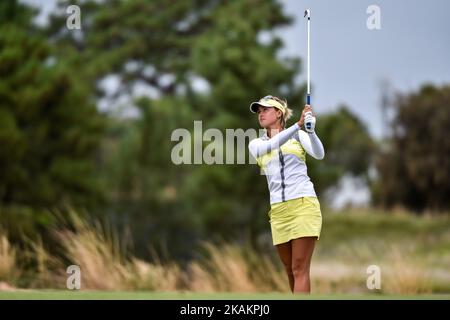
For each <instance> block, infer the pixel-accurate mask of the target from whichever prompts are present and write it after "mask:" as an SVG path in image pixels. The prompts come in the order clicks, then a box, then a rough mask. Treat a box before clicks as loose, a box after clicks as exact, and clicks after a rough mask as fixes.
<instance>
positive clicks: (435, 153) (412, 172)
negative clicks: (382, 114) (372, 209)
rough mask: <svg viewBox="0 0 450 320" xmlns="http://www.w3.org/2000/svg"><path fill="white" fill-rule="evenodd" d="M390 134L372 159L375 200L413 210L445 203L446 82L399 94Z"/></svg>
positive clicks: (448, 164)
mask: <svg viewBox="0 0 450 320" xmlns="http://www.w3.org/2000/svg"><path fill="white" fill-rule="evenodd" d="M394 107H395V109H394V110H395V112H396V114H395V117H394V119H393V121H392V124H391V125H392V128H393V133H392V136H391V137H390V139H389V140H388V141H386V142H385V143H384V145H385V147H384V148H382V149H381V151H380V153H379V155H378V159H377V169H378V172H379V178H378V180H377V182H376V183H375V184H374V186H373V190H374V195H375V201H376V203H377V204H379V205H381V206H383V207H387V208H389V207H392V206H395V205H400V206H403V207H406V208H408V209H412V210H414V211H417V212H422V211H423V210H425V209H429V210H434V211H445V210H448V209H449V208H450V199H449V197H448V195H449V194H450V180H449V177H450V157H449V155H450V141H449V139H448V128H449V127H450V86H448V85H446V86H442V87H435V86H432V85H424V86H423V87H422V88H421V89H420V90H419V91H418V92H414V93H410V94H398V95H397V98H396V100H395V103H394Z"/></svg>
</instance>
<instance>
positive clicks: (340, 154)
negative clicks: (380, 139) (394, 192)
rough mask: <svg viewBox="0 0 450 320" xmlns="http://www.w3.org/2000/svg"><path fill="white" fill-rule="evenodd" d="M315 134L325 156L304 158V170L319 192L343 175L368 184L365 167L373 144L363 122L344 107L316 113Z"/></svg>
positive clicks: (371, 153)
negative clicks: (306, 165)
mask: <svg viewBox="0 0 450 320" xmlns="http://www.w3.org/2000/svg"><path fill="white" fill-rule="evenodd" d="M317 134H318V135H319V137H320V139H321V140H322V143H323V144H324V147H325V159H324V160H320V161H318V160H315V159H312V158H308V161H309V160H310V159H311V161H309V164H308V172H309V174H310V175H311V177H312V178H313V179H314V185H315V188H316V191H317V192H318V193H319V194H321V193H323V191H325V190H326V189H328V188H330V187H332V186H334V185H336V183H337V182H338V181H339V179H340V178H341V177H343V176H344V175H345V174H350V175H352V176H354V177H362V178H363V179H364V180H365V181H366V182H367V183H370V181H369V176H368V170H369V167H370V165H371V164H372V162H373V156H374V152H375V148H376V146H375V144H374V142H373V140H372V138H371V136H370V135H369V132H368V131H367V128H366V126H365V125H364V123H363V122H362V121H361V120H360V119H359V118H358V117H357V116H356V115H355V114H353V113H352V112H351V111H350V110H349V108H348V107H347V106H345V105H341V106H339V107H338V109H337V111H335V112H332V113H328V114H323V115H319V120H318V124H317Z"/></svg>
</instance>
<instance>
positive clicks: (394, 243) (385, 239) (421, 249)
mask: <svg viewBox="0 0 450 320" xmlns="http://www.w3.org/2000/svg"><path fill="white" fill-rule="evenodd" d="M323 218H324V219H323V221H324V225H323V229H322V235H321V239H320V240H319V242H318V243H317V246H316V250H315V253H314V257H313V262H312V269H311V280H312V292H313V293H314V294H319V295H320V294H326V295H327V296H330V295H331V296H333V295H336V294H338V295H339V294H347V295H359V294H363V295H369V296H374V295H375V296H377V295H379V296H384V295H392V294H394V295H398V296H399V297H402V296H405V295H406V296H410V295H418V296H423V295H429V294H433V293H434V294H435V293H447V294H448V293H450V270H449V268H448V266H449V265H450V216H448V215H443V216H430V215H426V216H422V217H419V216H414V215H411V214H405V213H403V212H399V213H394V214H381V213H375V212H372V211H364V212H358V211H346V212H345V213H344V212H342V213H331V212H330V213H328V212H325V213H324V217H323ZM71 219H72V221H71V223H70V224H71V227H70V228H69V227H64V226H61V227H59V228H58V229H57V230H54V234H55V237H56V238H57V239H58V242H59V244H60V245H61V248H62V252H63V253H64V254H63V256H58V257H57V256H52V255H50V254H49V253H48V252H47V251H46V250H45V248H44V246H43V244H42V242H39V241H38V242H36V243H32V244H31V245H30V248H29V250H28V251H26V252H25V253H26V254H27V255H30V256H31V257H32V258H33V260H34V261H35V262H36V263H35V264H34V266H35V267H34V269H33V270H29V269H26V270H23V266H21V265H19V264H18V262H17V261H18V257H19V256H20V255H21V254H22V252H21V251H20V250H18V249H16V248H14V247H13V246H11V244H10V243H9V241H8V237H7V235H6V233H2V234H0V281H2V282H1V283H0V291H1V288H6V289H8V290H9V291H7V292H6V293H5V294H7V295H6V296H5V295H4V294H3V296H4V297H6V298H7V297H11V295H12V296H14V294H15V293H14V292H15V291H12V293H11V286H13V285H15V284H17V283H20V282H18V281H17V280H18V279H20V277H21V275H22V274H28V275H30V274H31V276H32V277H33V280H34V281H31V282H30V283H31V287H34V288H60V289H61V288H64V287H65V284H66V278H67V274H66V273H65V268H66V266H67V265H68V263H71V264H76V265H79V266H80V268H81V276H82V277H81V286H82V292H83V291H84V290H86V292H90V290H100V291H118V292H120V291H136V290H142V291H144V290H146V291H153V292H173V293H174V294H175V293H177V294H180V292H181V293H182V292H189V293H193V294H194V295H195V294H197V295H200V296H201V295H205V296H206V297H207V296H208V295H210V294H211V295H213V296H214V294H217V293H225V292H232V293H237V294H243V295H245V294H251V293H253V294H257V293H266V294H268V295H270V294H275V295H277V292H278V293H280V294H281V293H286V292H289V288H288V283H287V277H286V275H285V274H284V271H283V268H282V266H281V263H280V262H279V261H278V260H277V257H276V252H275V248H274V247H272V246H268V247H267V250H265V252H266V253H265V254H261V253H257V252H255V251H253V250H251V249H249V248H246V247H241V246H239V245H236V244H219V245H217V244H216V245H213V244H211V243H205V244H204V245H203V248H199V249H202V250H201V251H202V252H204V253H205V254H204V255H203V257H202V258H200V259H198V260H196V261H192V262H190V263H189V264H188V265H187V266H183V267H181V266H180V265H179V264H177V263H175V262H165V263H162V262H161V261H159V260H158V259H154V261H153V262H151V263H150V262H149V261H144V260H140V259H138V258H136V257H134V256H133V255H132V252H130V251H127V250H125V248H123V247H122V246H121V243H123V240H124V239H119V238H118V235H117V234H116V233H114V232H112V231H111V230H110V229H109V228H106V227H105V226H102V225H100V224H98V223H93V224H89V223H87V222H86V221H84V220H82V219H80V218H78V217H77V216H76V215H73V216H72V217H71ZM25 253H23V254H25ZM370 265H376V266H378V267H379V268H380V270H381V289H380V290H369V289H368V288H367V285H366V281H367V277H368V274H367V267H368V266H370ZM8 292H9V293H8ZM26 292H28V291H26ZM8 294H10V295H9V296H8ZM23 294H25V295H26V293H23ZM32 294H33V295H34V294H35V293H32ZM49 294H50V296H51V295H52V294H53V293H49ZM81 296H83V295H81ZM130 296H133V295H130ZM144 296H145V295H144ZM120 297H124V298H125V297H126V295H122V296H120ZM149 297H151V295H149ZM0 298H1V295H0Z"/></svg>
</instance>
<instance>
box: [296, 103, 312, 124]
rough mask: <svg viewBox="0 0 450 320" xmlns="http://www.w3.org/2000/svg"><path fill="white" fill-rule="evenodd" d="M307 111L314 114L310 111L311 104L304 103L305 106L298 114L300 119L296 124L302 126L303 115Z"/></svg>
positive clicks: (303, 121)
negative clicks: (300, 113)
mask: <svg viewBox="0 0 450 320" xmlns="http://www.w3.org/2000/svg"><path fill="white" fill-rule="evenodd" d="M307 112H311V115H312V116H314V114H313V113H312V109H311V106H310V105H309V104H305V108H304V109H303V111H302V115H301V116H300V121H299V122H298V125H299V126H300V127H302V126H303V124H304V123H305V116H306V113H307Z"/></svg>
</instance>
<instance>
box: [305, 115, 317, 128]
mask: <svg viewBox="0 0 450 320" xmlns="http://www.w3.org/2000/svg"><path fill="white" fill-rule="evenodd" d="M315 127H316V117H314V116H313V115H312V113H311V112H306V113H305V130H306V131H307V132H309V133H313V132H314V129H315Z"/></svg>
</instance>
